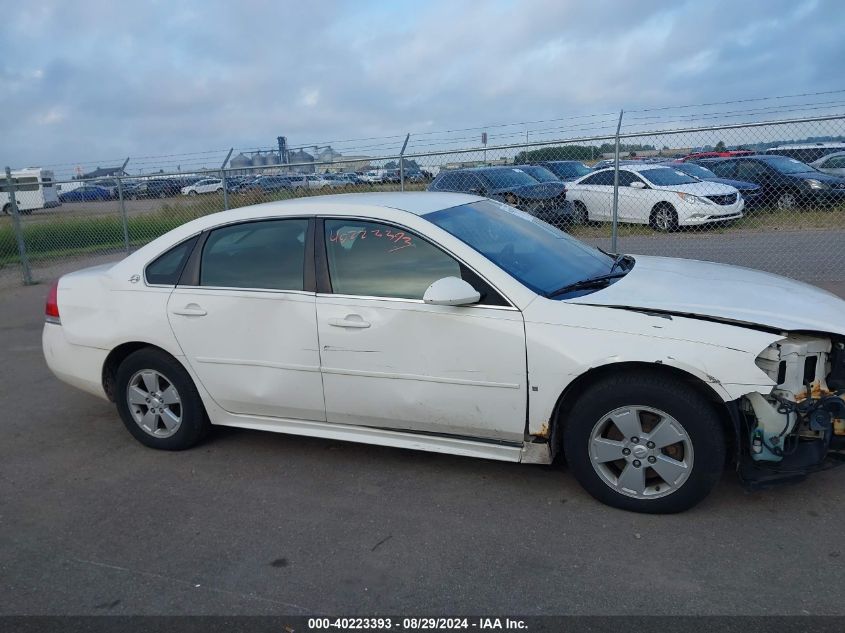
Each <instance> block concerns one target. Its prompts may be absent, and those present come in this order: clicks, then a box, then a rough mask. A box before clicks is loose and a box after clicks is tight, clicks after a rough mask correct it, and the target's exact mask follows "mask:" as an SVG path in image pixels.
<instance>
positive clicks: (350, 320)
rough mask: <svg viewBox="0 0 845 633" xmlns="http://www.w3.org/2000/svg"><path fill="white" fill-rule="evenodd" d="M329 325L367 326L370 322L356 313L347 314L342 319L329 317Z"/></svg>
mask: <svg viewBox="0 0 845 633" xmlns="http://www.w3.org/2000/svg"><path fill="white" fill-rule="evenodd" d="M329 325H333V326H334V327H351V328H367V327H370V324H369V323H368V322H367V321H365V320H364V319H362V318H361V317H360V316H358V315H357V314H347V315H346V317H345V318H343V319H329Z"/></svg>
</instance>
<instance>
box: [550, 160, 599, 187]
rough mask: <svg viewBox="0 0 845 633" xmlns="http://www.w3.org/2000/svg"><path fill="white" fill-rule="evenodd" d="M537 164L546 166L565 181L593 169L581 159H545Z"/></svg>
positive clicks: (575, 178) (584, 174) (574, 178)
mask: <svg viewBox="0 0 845 633" xmlns="http://www.w3.org/2000/svg"><path fill="white" fill-rule="evenodd" d="M536 164H537V165H540V166H542V167H545V168H546V169H548V170H549V171H550V172H552V173H553V174H554V175H555V176H557V177H558V178H559V179H560V180H563V181H564V182H571V181H573V180H577V179H578V178H580V177H581V176H586V175H587V174H589V173H591V172H592V171H593V170H592V169H590V168H589V167H587V166H586V165H585V164H584V163H582V162H581V161H580V160H544V161H542V162H539V163H536Z"/></svg>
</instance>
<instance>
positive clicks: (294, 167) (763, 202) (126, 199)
mask: <svg viewBox="0 0 845 633" xmlns="http://www.w3.org/2000/svg"><path fill="white" fill-rule="evenodd" d="M641 125H642V124H641V123H637V122H636V121H633V122H631V125H630V126H629V127H630V128H631V129H626V125H625V122H624V120H623V119H622V117H621V116H620V126H619V130H618V132H617V133H616V134H610V135H605V136H592V137H581V138H569V139H564V140H556V141H542V142H535V143H523V144H513V145H497V146H490V147H486V146H483V145H482V146H479V147H473V148H467V149H460V150H449V151H436V152H428V153H411V152H408V153H406V152H405V146H407V139H406V144H405V146H403V148H402V151H401V152H400V153H399V154H398V155H389V156H376V157H362V156H358V157H356V158H354V159H351V158H350V159H343V158H338V159H334V160H331V161H328V162H326V161H323V162H320V161H308V162H297V163H291V162H280V161H279V160H275V161H273V160H265V161H264V162H266V163H267V164H263V165H259V166H254V165H250V166H243V167H241V166H234V165H232V164H229V157H228V156H227V158H226V161H225V162H224V163H223V164H224V165H225V166H226V167H225V168H223V167H221V168H219V169H210V170H199V171H196V172H193V173H184V172H177V173H158V174H155V175H149V174H148V175H144V176H141V175H134V176H133V175H130V174H128V173H126V172H125V169H126V167H127V164H126V163H125V164H124V166H123V167H122V168H121V169H120V170H119V171H118V173H115V174H112V175H109V176H106V177H100V178H91V179H65V180H60V179H55V178H53V174H52V173H51V172H49V171H47V170H41V169H26V170H14V171H11V170H7V172H6V174H5V178H4V180H3V182H2V183H0V208H2V211H3V213H2V217H0V284H3V283H5V284H7V285H8V284H18V283H21V282H23V283H34V282H38V281H42V280H46V279H50V278H53V277H56V276H57V275H59V274H61V273H63V272H66V271H68V270H73V269H75V268H81V267H84V266H88V265H92V264H95V263H101V262H108V261H114V260H116V259H119V258H120V257H121V256H123V255H125V254H126V253H129V252H131V251H132V250H134V249H137V248H138V247H139V246H141V245H143V244H145V243H147V242H149V241H150V240H152V239H154V238H156V237H158V236H159V235H162V234H163V233H166V232H167V231H169V230H171V229H173V228H174V227H176V226H179V225H180V224H183V223H185V222H187V221H189V220H192V219H194V218H197V217H200V216H204V215H207V214H210V213H215V212H218V211H223V210H225V209H232V208H237V207H242V206H246V205H251V204H258V203H263V202H271V201H277V200H285V199H288V198H292V197H301V196H311V195H323V194H331V193H353V192H365V191H422V190H433V191H461V192H466V193H475V194H479V195H484V196H488V197H491V198H496V199H499V200H502V201H504V202H507V203H508V204H512V205H514V206H517V207H520V208H522V209H523V210H525V211H527V212H529V213H532V214H534V215H537V216H538V217H540V218H541V219H543V220H545V221H547V222H549V223H552V224H555V225H557V226H558V227H560V228H561V229H563V230H565V231H567V232H569V233H571V234H572V235H573V236H575V237H577V238H579V239H582V240H584V241H586V242H588V243H591V244H594V245H597V246H600V247H602V248H604V249H605V250H608V251H612V252H624V253H632V254H646V255H665V256H673V257H688V258H694V259H705V260H711V261H717V262H725V263H730V264H738V265H743V266H749V267H753V268H758V269H762V270H767V271H771V272H774V273H778V274H783V275H787V276H790V277H794V278H797V279H803V280H807V281H817V280H832V281H838V280H845V272H843V270H842V267H841V263H840V262H841V260H842V248H843V246H842V245H843V244H845V143H843V142H842V141H843V140H845V116H826V117H816V118H802V119H792V120H782V121H769V122H764V123H747V124H736V125H721V126H705V127H687V128H684V129H672V130H663V131H657V132H655V131H649V132H642V131H635V128H636V127H637V126H641ZM230 155H231V152H230ZM268 156H269V155H268ZM282 158H286V157H284V156H282ZM130 171H131V168H130Z"/></svg>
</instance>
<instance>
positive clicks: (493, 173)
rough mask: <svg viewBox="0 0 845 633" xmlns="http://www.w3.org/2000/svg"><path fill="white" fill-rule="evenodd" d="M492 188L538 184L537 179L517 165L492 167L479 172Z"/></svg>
mask: <svg viewBox="0 0 845 633" xmlns="http://www.w3.org/2000/svg"><path fill="white" fill-rule="evenodd" d="M479 175H480V176H481V179H482V180H483V181H484V182H486V183H487V186H488V187H490V188H491V189H509V188H512V187H525V186H531V185H536V184H537V181H536V180H534V179H533V178H532V177H531V176H529V175H528V174H526V173H525V172H524V171H522V169H519V168H517V167H508V168H504V169H490V170H488V171H483V172H481V173H480V174H479Z"/></svg>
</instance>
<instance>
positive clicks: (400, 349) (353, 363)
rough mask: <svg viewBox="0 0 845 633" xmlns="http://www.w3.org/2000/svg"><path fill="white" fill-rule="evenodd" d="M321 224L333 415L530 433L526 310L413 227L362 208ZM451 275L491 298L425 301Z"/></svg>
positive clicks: (361, 421) (510, 437) (425, 428)
mask: <svg viewBox="0 0 845 633" xmlns="http://www.w3.org/2000/svg"><path fill="white" fill-rule="evenodd" d="M323 225H324V226H323V227H322V229H321V228H319V226H318V228H317V235H318V241H317V246H316V249H317V253H318V280H319V281H318V283H319V284H321V285H320V287H319V290H320V292H319V293H318V295H317V325H318V331H319V339H320V354H321V367H322V373H323V389H324V394H325V401H326V417H327V420H328V421H329V422H334V423H338V424H353V425H359V426H370V427H378V428H384V429H394V430H403V431H409V432H421V433H429V434H440V435H453V436H465V437H472V438H477V439H486V440H493V441H498V442H501V441H505V442H513V443H521V442H522V439H523V433H524V429H525V416H526V402H527V400H526V397H527V390H526V380H527V377H526V357H525V332H524V327H523V321H522V314H521V313H520V312H519V311H518V310H516V309H515V308H513V307H511V306H510V305H509V304H508V303H507V301H505V300H504V298H503V297H501V295H499V294H498V293H497V292H496V291H495V290H493V289H492V288H490V287H489V286H488V285H487V284H486V283H485V282H484V281H483V280H481V279H480V278H479V277H478V276H477V275H475V274H474V273H473V272H472V271H470V270H469V269H467V268H466V267H465V266H463V265H461V264H459V263H458V261H457V260H456V259H455V258H454V257H452V256H451V255H449V254H447V253H446V252H444V251H443V250H442V249H440V248H439V247H437V246H435V245H433V244H432V243H431V242H428V241H427V240H425V239H424V238H422V237H421V236H419V235H416V234H415V233H413V232H411V231H409V230H407V229H406V228H403V227H401V226H396V225H392V224H389V223H385V222H379V221H375V220H373V221H368V220H358V219H352V218H326V219H325V221H324V222H323ZM319 238H322V240H321V239H319ZM449 276H454V277H462V278H464V279H466V280H467V281H469V282H470V283H472V284H473V285H474V286H475V287H476V289H478V290H479V292H481V293H482V295H483V296H482V301H481V303H479V304H477V305H472V306H441V305H429V304H426V303H424V302H423V301H422V297H423V294H424V293H425V290H426V288H427V287H428V286H429V285H430V284H432V283H433V282H434V281H436V280H438V279H442V278H444V277H449Z"/></svg>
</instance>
